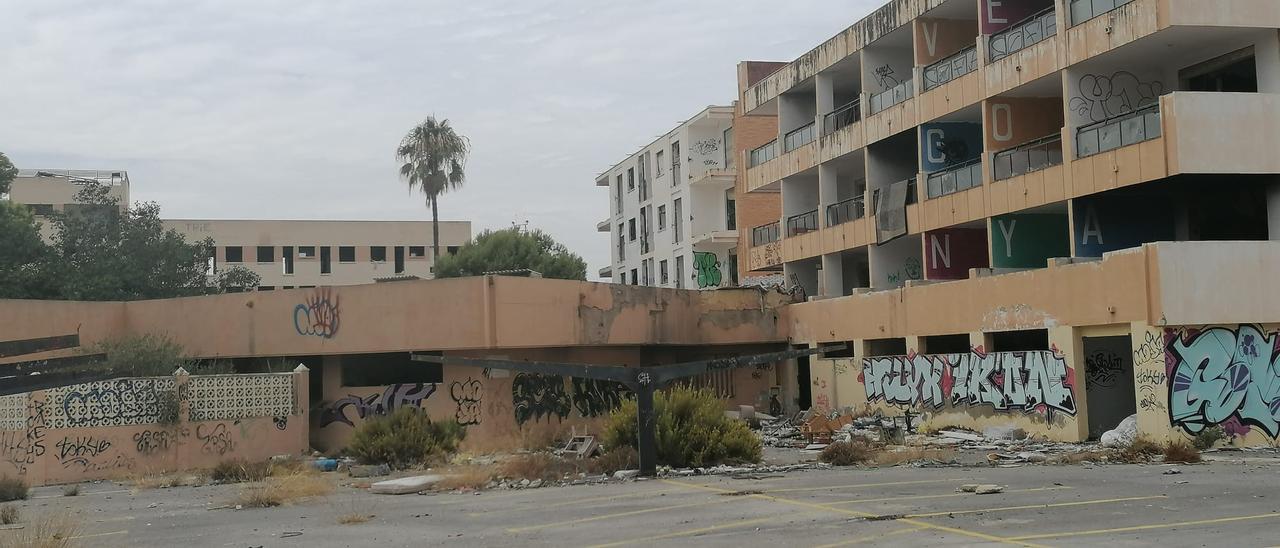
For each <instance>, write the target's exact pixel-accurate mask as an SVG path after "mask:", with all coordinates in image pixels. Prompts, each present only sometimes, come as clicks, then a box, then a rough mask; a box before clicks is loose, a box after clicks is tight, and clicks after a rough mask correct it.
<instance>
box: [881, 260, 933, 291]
mask: <svg viewBox="0 0 1280 548" xmlns="http://www.w3.org/2000/svg"><path fill="white" fill-rule="evenodd" d="M923 275H924V272H923V269H921V268H920V259H917V258H915V257H907V260H905V261H903V262H902V269H901V270H895V271H893V272H890V273H888V274H886V275H885V281H887V282H889V285H902V284H904V283H906V282H907V280H922V279H924V278H923Z"/></svg>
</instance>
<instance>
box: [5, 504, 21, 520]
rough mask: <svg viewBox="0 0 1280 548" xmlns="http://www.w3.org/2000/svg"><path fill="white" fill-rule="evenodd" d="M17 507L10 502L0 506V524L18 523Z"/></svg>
mask: <svg viewBox="0 0 1280 548" xmlns="http://www.w3.org/2000/svg"><path fill="white" fill-rule="evenodd" d="M18 516H19V514H18V507H17V506H14V505H12V504H6V505H4V506H0V525H13V524H15V523H18Z"/></svg>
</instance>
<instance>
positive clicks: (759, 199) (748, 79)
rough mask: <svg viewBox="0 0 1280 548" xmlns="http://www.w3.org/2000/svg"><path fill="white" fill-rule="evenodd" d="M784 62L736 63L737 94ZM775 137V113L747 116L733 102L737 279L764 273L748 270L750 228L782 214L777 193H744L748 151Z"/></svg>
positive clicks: (737, 103)
mask: <svg viewBox="0 0 1280 548" xmlns="http://www.w3.org/2000/svg"><path fill="white" fill-rule="evenodd" d="M784 66H786V63H776V62H762V61H743V62H741V63H739V64H738V93H739V95H741V94H742V92H743V91H744V90H746V89H747V88H748V87H750V86H751V85H752V84H754V83H756V82H757V81H759V80H760V79H761V78H764V77H765V76H768V75H769V74H771V73H773V72H774V71H776V70H778V69H779V68H781V67H784ZM777 137H778V117H777V116H775V115H752V116H747V115H744V114H743V112H742V101H735V102H734V115H733V143H734V147H733V148H734V150H733V152H734V154H736V155H737V159H738V162H737V164H738V166H739V169H738V180H737V182H736V183H735V190H734V195H735V197H736V199H737V208H738V279H739V280H741V279H744V278H746V277H747V276H759V275H765V274H768V273H767V272H749V271H748V270H747V268H748V267H747V265H748V263H749V261H748V260H747V257H749V256H750V255H751V229H752V228H754V227H757V226H760V225H763V224H768V223H770V222H773V221H777V220H778V219H779V218H781V217H782V195H781V194H778V193H760V192H756V193H751V194H747V193H746V192H745V190H746V185H747V165H748V164H747V153H748V152H750V151H751V150H752V149H755V148H756V147H759V146H760V145H763V144H765V143H768V142H769V141H772V140H774V139H776V138H777Z"/></svg>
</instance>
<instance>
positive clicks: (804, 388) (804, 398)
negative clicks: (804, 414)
mask: <svg viewBox="0 0 1280 548" xmlns="http://www.w3.org/2000/svg"><path fill="white" fill-rule="evenodd" d="M796 384H797V386H799V388H800V390H799V391H798V392H799V393H798V394H797V397H796V405H797V406H798V407H799V408H800V409H809V408H810V407H813V378H811V377H810V376H809V356H800V357H799V358H796Z"/></svg>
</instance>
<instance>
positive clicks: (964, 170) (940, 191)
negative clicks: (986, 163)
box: [925, 157, 982, 198]
mask: <svg viewBox="0 0 1280 548" xmlns="http://www.w3.org/2000/svg"><path fill="white" fill-rule="evenodd" d="M977 186H982V157H978V158H974V159H972V160H969V161H967V162H964V163H961V164H957V165H954V166H951V167H948V168H947V169H945V170H943V171H935V172H933V173H930V174H929V178H928V179H927V181H926V186H925V191H926V192H927V195H928V197H929V198H937V197H939V196H946V195H948V194H955V193H957V192H960V191H962V190H968V189H971V188H973V187H977Z"/></svg>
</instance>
